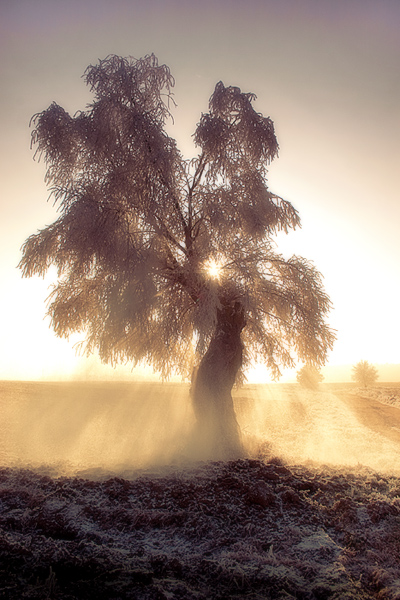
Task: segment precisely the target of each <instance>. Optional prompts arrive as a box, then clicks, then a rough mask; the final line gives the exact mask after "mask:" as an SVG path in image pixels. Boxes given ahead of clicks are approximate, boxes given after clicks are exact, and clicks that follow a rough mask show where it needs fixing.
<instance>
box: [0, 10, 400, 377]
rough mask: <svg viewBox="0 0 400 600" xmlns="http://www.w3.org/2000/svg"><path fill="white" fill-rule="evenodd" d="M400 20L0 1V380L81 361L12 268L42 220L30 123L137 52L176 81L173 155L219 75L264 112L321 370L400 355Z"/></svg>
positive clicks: (395, 15)
mask: <svg viewBox="0 0 400 600" xmlns="http://www.w3.org/2000/svg"><path fill="white" fill-rule="evenodd" d="M399 31H400V2H399V1H398V0H374V1H369V0H326V1H324V0H304V1H302V0H298V1H296V0H260V1H257V0H236V1H233V0H232V1H229V0H213V1H209V0H206V1H202V2H198V1H196V2H192V1H191V0H186V1H183V0H175V1H169V0H160V1H157V0H146V1H144V0H143V1H138V0H130V1H129V0H108V1H106V0H98V1H96V0H69V1H68V2H62V1H61V0H60V1H57V0H47V1H46V0H35V1H34V2H32V0H2V1H1V3H0V57H1V60H0V82H1V94H0V103H1V106H0V119H1V136H0V153H1V157H0V159H1V160H0V170H1V172H0V206H1V219H0V228H1V231H0V280H1V286H2V294H1V296H0V324H1V329H0V331H1V334H0V335H1V337H0V340H1V341H0V379H13V378H19V379H37V378H41V377H45V378H57V377H63V378H64V377H67V376H74V375H76V373H78V374H80V375H81V376H84V375H85V373H89V374H91V373H93V372H94V370H95V366H96V361H93V360H91V361H82V360H81V359H78V358H77V357H76V355H75V350H74V348H73V344H72V341H70V342H67V341H65V340H59V339H57V338H56V337H55V335H54V334H53V332H52V331H51V330H50V329H49V322H48V320H47V319H44V316H45V312H46V307H45V298H46V296H47V293H48V292H47V286H48V284H49V281H46V282H43V280H41V279H30V280H23V279H22V278H21V275H20V272H19V270H18V269H17V268H16V265H17V264H18V261H19V259H20V256H21V254H20V246H21V245H22V243H23V242H24V240H25V238H26V237H27V236H28V235H30V234H32V233H35V232H36V231H37V229H40V228H42V227H44V226H45V225H48V224H49V223H51V222H52V221H53V220H54V219H55V217H56V212H55V210H54V208H53V207H52V206H51V204H49V203H47V202H46V200H47V197H48V192H47V190H46V186H45V184H44V181H43V176H44V165H43V164H42V163H39V164H38V163H37V162H34V161H33V153H32V151H31V150H30V129H29V120H30V118H31V117H32V115H33V114H35V113H36V112H40V111H42V110H44V109H45V108H47V107H48V106H49V104H50V103H51V102H52V101H55V102H57V103H58V104H60V105H61V106H63V107H64V108H65V109H66V110H68V111H69V112H70V113H74V112H75V111H76V110H79V109H84V108H85V105H86V103H87V102H89V101H90V99H91V96H90V93H89V91H88V89H87V88H86V86H85V84H84V81H83V80H82V78H81V76H82V74H83V72H84V70H85V68H86V67H87V66H88V65H89V64H94V63H96V62H97V60H98V59H100V58H105V57H106V56H107V55H108V54H119V55H123V56H128V55H131V56H134V57H136V58H139V57H141V56H144V55H145V54H149V53H151V52H154V53H155V54H156V55H157V56H158V58H159V61H160V62H161V63H165V64H167V65H168V66H169V67H170V69H171V71H172V74H173V75H174V77H175V79H176V86H175V90H174V91H175V100H176V102H177V104H178V107H177V109H176V110H175V111H174V118H175V124H174V125H173V126H172V125H171V126H169V132H170V134H171V135H173V136H174V137H176V138H177V140H178V143H179V145H180V148H181V150H182V151H183V153H184V154H186V155H187V156H190V155H192V154H193V152H194V148H193V147H192V142H191V135H192V133H193V132H194V129H195V126H196V123H197V122H198V120H199V117H200V114H201V112H202V111H203V112H206V111H207V110H208V99H209V97H210V95H211V93H212V91H213V89H214V86H215V84H216V83H217V81H219V80H222V81H223V82H224V84H225V85H236V86H239V87H240V88H241V89H242V90H243V91H251V92H254V93H255V94H256V95H257V100H256V103H255V107H256V109H257V110H258V111H260V112H262V113H263V114H264V115H265V116H270V117H271V118H272V119H273V121H274V123H275V129H276V133H277V137H278V141H279V144H280V153H279V158H278V159H276V160H275V161H274V163H273V164H272V165H271V168H270V174H269V185H270V188H271V190H272V191H273V192H276V193H277V194H279V195H281V196H283V197H284V198H285V199H287V200H290V201H291V202H292V203H293V204H294V206H295V207H296V208H297V209H298V211H299V213H300V216H301V218H302V225H303V227H302V230H301V231H299V232H295V233H291V234H289V236H286V237H285V239H279V247H280V248H281V249H282V251H283V252H284V253H287V254H292V253H295V254H299V255H302V256H304V257H306V258H308V259H310V260H312V261H313V262H314V263H315V264H316V266H317V267H318V269H319V270H320V271H321V272H322V274H323V275H324V277H325V280H324V281H325V287H326V290H327V292H328V294H329V296H330V298H331V300H332V303H333V306H334V310H333V311H332V313H331V317H330V324H331V325H332V327H334V328H335V329H337V337H338V339H337V342H336V344H335V347H334V350H333V351H332V352H331V354H330V359H329V365H330V366H335V365H344V364H349V365H354V364H355V363H356V362H358V361H359V360H362V359H363V360H368V361H369V362H371V363H374V364H378V365H379V364H385V363H396V364H400V345H399V338H400V315H399V304H400V302H399V301H400V268H399V258H400V235H399V229H400V192H399V185H398V177H399V172H400V150H399V142H398V140H399V139H400V71H399V64H400V36H399ZM105 373H107V374H108V376H112V371H111V370H107V371H103V372H102V374H103V375H104V374H105Z"/></svg>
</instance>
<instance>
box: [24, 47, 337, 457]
mask: <svg viewBox="0 0 400 600" xmlns="http://www.w3.org/2000/svg"><path fill="white" fill-rule="evenodd" d="M84 77H85V81H86V83H87V85H89V87H90V89H91V91H92V92H93V93H94V100H93V102H92V103H91V104H89V105H88V106H87V107H86V110H84V111H82V112H78V113H77V114H75V115H74V116H70V115H69V114H68V113H67V112H66V111H65V110H64V109H63V108H61V106H58V105H57V104H55V103H53V104H51V105H50V106H49V108H47V109H46V110H44V111H43V112H41V113H39V114H36V115H35V116H34V117H33V126H34V128H33V131H32V145H33V147H34V148H35V150H36V151H35V156H37V157H39V158H40V157H42V158H43V159H44V160H45V163H46V166H47V172H46V182H47V184H48V185H49V186H50V191H51V195H52V197H53V199H54V202H55V203H56V204H57V205H58V208H59V211H60V216H59V218H58V219H57V220H56V221H55V222H54V223H53V224H51V225H49V226H48V227H45V228H44V229H42V230H41V231H39V232H38V233H36V234H35V235H32V236H31V237H29V238H28V239H27V241H26V242H25V244H24V246H23V256H22V259H21V262H20V267H21V268H22V271H23V275H24V276H31V275H34V274H38V275H44V274H45V272H46V271H47V269H48V268H49V266H50V265H55V266H56V267H57V273H58V281H57V284H56V285H55V286H54V289H53V291H52V292H51V295H50V299H49V308H48V314H49V315H50V317H51V324H52V326H53V328H54V330H55V332H56V334H57V335H59V336H64V337H68V336H69V335H70V334H71V333H72V332H76V331H83V332H84V333H85V336H86V339H85V351H86V352H87V353H91V352H92V351H94V350H95V349H97V350H98V352H99V356H100V357H101V359H102V360H103V361H108V362H110V363H112V364H114V363H116V362H117V361H126V360H129V361H133V363H134V364H137V363H138V362H141V361H144V362H147V363H150V364H151V365H152V366H153V368H154V369H155V370H156V371H158V372H160V373H161V375H162V376H163V377H167V376H168V375H169V374H171V372H181V373H182V375H183V376H185V377H186V376H190V373H191V372H192V371H193V367H194V366H196V369H195V370H194V371H193V372H195V373H196V375H195V376H194V377H193V379H192V381H193V385H192V388H191V396H192V401H193V407H194V412H195V415H196V418H197V435H198V437H199V439H200V440H201V441H202V442H203V444H205V446H206V447H207V452H206V455H208V456H213V457H221V458H224V457H234V456H237V455H240V454H241V452H242V446H241V440H240V432H239V428H238V424H237V421H236V416H235V411H234V407H233V402H232V396H231V390H232V386H233V384H234V382H235V380H236V379H237V378H238V377H240V373H241V371H242V368H243V367H245V366H246V365H247V364H248V363H249V362H250V361H251V360H263V361H266V364H267V365H268V367H269V368H270V370H271V372H272V374H273V376H274V377H278V376H279V375H280V365H281V366H283V367H291V366H293V365H294V356H297V357H298V358H299V359H300V360H305V361H311V362H313V363H315V364H322V363H323V362H324V361H325V359H326V354H327V351H328V350H329V349H330V348H331V347H332V344H333V340H334V334H333V332H332V330H331V329H330V328H329V327H328V325H327V324H326V323H325V318H326V315H327V313H328V311H329V308H330V300H329V298H328V296H327V295H326V293H325V291H324V289H323V287H322V283H321V275H320V274H319V272H318V271H317V270H316V268H315V267H314V266H313V264H312V263H310V262H308V261H307V260H305V259H303V258H299V257H297V256H292V257H291V258H289V259H285V258H284V257H283V256H281V255H280V254H278V253H277V252H276V248H275V245H274V243H275V242H274V240H273V236H274V234H276V233H277V232H279V231H284V232H286V233H287V232H288V231H289V230H290V229H294V228H296V227H299V226H300V219H299V215H298V213H297V211H296V210H295V208H294V207H293V206H292V204H290V203H289V202H287V201H285V200H283V199H282V198H280V197H279V196H277V195H276V194H274V193H272V192H271V191H269V189H268V186H267V178H266V174H267V167H268V165H269V163H270V161H271V160H272V159H273V158H274V157H275V156H276V155H277V152H278V143H277V140H276V137H275V133H274V125H273V122H272V120H271V119H270V118H269V117H263V116H262V115H261V114H260V113H257V112H256V111H255V110H254V108H253V106H252V103H253V101H254V100H255V95H254V94H251V93H243V92H241V90H240V89H239V88H237V87H231V86H230V87H225V86H224V85H223V83H222V82H219V83H217V85H216V87H215V90H214V93H213V94H212V96H211V99H210V104H209V112H207V113H205V114H202V116H201V118H200V121H199V123H198V124H197V127H196V130H195V133H194V141H195V144H196V146H197V148H198V149H199V153H198V155H197V156H196V157H195V158H193V160H186V159H184V158H183V157H182V155H181V154H180V152H179V150H178V149H177V145H176V142H175V140H174V139H172V138H171V137H170V136H169V135H168V133H167V131H166V122H167V119H168V118H169V117H170V108H171V106H173V105H174V101H173V96H172V92H171V90H172V87H173V85H174V80H173V78H172V76H171V73H170V70H169V69H168V67H167V66H165V65H159V63H158V60H157V58H156V57H155V56H154V55H149V56H146V57H144V58H142V59H139V60H136V59H133V58H131V57H129V58H121V57H118V56H114V55H112V56H108V57H107V58H106V59H104V60H101V61H99V63H98V64H96V65H94V66H93V65H91V66H89V67H88V68H87V69H86V71H85V75H84Z"/></svg>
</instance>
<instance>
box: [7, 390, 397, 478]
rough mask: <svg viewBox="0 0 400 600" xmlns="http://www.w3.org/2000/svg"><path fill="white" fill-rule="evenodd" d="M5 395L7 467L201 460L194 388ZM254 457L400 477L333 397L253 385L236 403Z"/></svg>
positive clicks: (372, 434) (138, 465) (384, 446)
mask: <svg viewBox="0 0 400 600" xmlns="http://www.w3.org/2000/svg"><path fill="white" fill-rule="evenodd" d="M0 386H1V396H0V398H1V400H0V402H1V412H2V419H1V430H0V435H1V438H0V439H1V441H0V464H1V465H3V466H16V467H30V468H39V469H41V470H43V469H47V470H49V471H51V472H52V473H62V474H80V475H91V476H94V475H96V473H97V474H101V473H104V472H119V473H124V474H127V472H129V471H133V470H136V469H148V468H155V467H157V466H160V465H182V464H183V463H185V462H186V461H188V460H197V459H199V460H201V458H202V457H201V455H199V456H195V455H194V454H193V448H192V446H191V438H192V436H191V431H192V428H193V425H194V416H193V412H192V408H191V405H190V400H189V386H188V385H187V384H176V383H174V384H172V383H169V384H168V383H167V384H158V383H149V382H144V383H78V382H75V383H23V382H3V383H0ZM234 398H235V406H236V411H237V415H238V420H239V423H240V427H241V430H242V436H243V442H244V444H245V447H246V450H247V452H248V453H249V455H250V456H254V457H258V458H262V457H263V456H266V457H271V456H278V457H281V458H282V459H283V460H285V461H287V462H289V463H297V464H302V463H303V464H307V463H308V462H309V461H313V462H316V463H319V464H321V463H322V464H330V465H344V466H354V465H357V464H362V465H366V466H368V467H371V468H373V469H376V470H378V471H383V472H391V473H393V474H400V458H399V453H398V449H399V444H398V442H396V440H395V439H390V436H389V437H388V436H387V435H385V434H384V433H382V432H379V431H376V430H373V429H371V428H370V427H368V426H366V425H364V424H361V423H360V421H359V420H358V418H357V415H356V414H355V413H354V411H353V410H352V409H351V407H349V406H348V405H347V404H346V402H345V401H344V400H342V399H340V397H339V396H338V395H336V394H335V393H334V391H330V390H328V389H327V388H323V389H322V390H320V391H317V392H311V391H304V390H302V389H301V388H300V387H299V386H298V385H296V384H287V385H285V384H282V385H279V384H278V385H277V384H275V385H269V386H268V385H248V386H244V387H243V388H241V389H239V390H236V391H235V394H234Z"/></svg>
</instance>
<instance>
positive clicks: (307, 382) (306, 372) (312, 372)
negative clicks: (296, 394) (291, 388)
mask: <svg viewBox="0 0 400 600" xmlns="http://www.w3.org/2000/svg"><path fill="white" fill-rule="evenodd" d="M296 379H297V381H298V383H299V384H300V385H301V386H302V387H304V388H307V389H309V390H316V389H317V388H318V385H319V384H320V383H321V381H323V380H324V376H323V375H322V373H321V372H320V370H319V369H318V368H317V367H314V366H313V365H304V367H302V368H301V369H300V371H298V373H297V375H296Z"/></svg>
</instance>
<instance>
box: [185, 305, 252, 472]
mask: <svg viewBox="0 0 400 600" xmlns="http://www.w3.org/2000/svg"><path fill="white" fill-rule="evenodd" d="M245 324H246V321H245V316H244V309H243V306H242V305H241V304H240V303H239V302H235V304H234V305H231V304H225V305H223V306H222V308H221V309H219V310H218V313H217V323H216V327H215V332H214V335H213V337H212V339H211V342H210V346H209V348H208V350H207V352H206V353H205V355H204V356H203V358H202V360H201V362H200V365H199V367H198V369H197V372H196V373H195V374H194V377H193V381H192V387H191V397H192V403H193V409H194V413H195V417H196V426H195V432H194V440H193V442H194V451H195V453H196V455H197V457H198V458H200V459H203V460H207V459H213V460H229V459H234V458H238V457H240V456H242V455H243V447H242V442H241V437H240V428H239V425H238V422H237V420H236V414H235V410H234V407H233V400H232V387H233V384H234V383H235V378H236V375H237V372H238V370H239V368H240V367H241V365H242V351H243V347H242V342H241V339H240V333H241V331H242V329H243V328H244V326H245Z"/></svg>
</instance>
